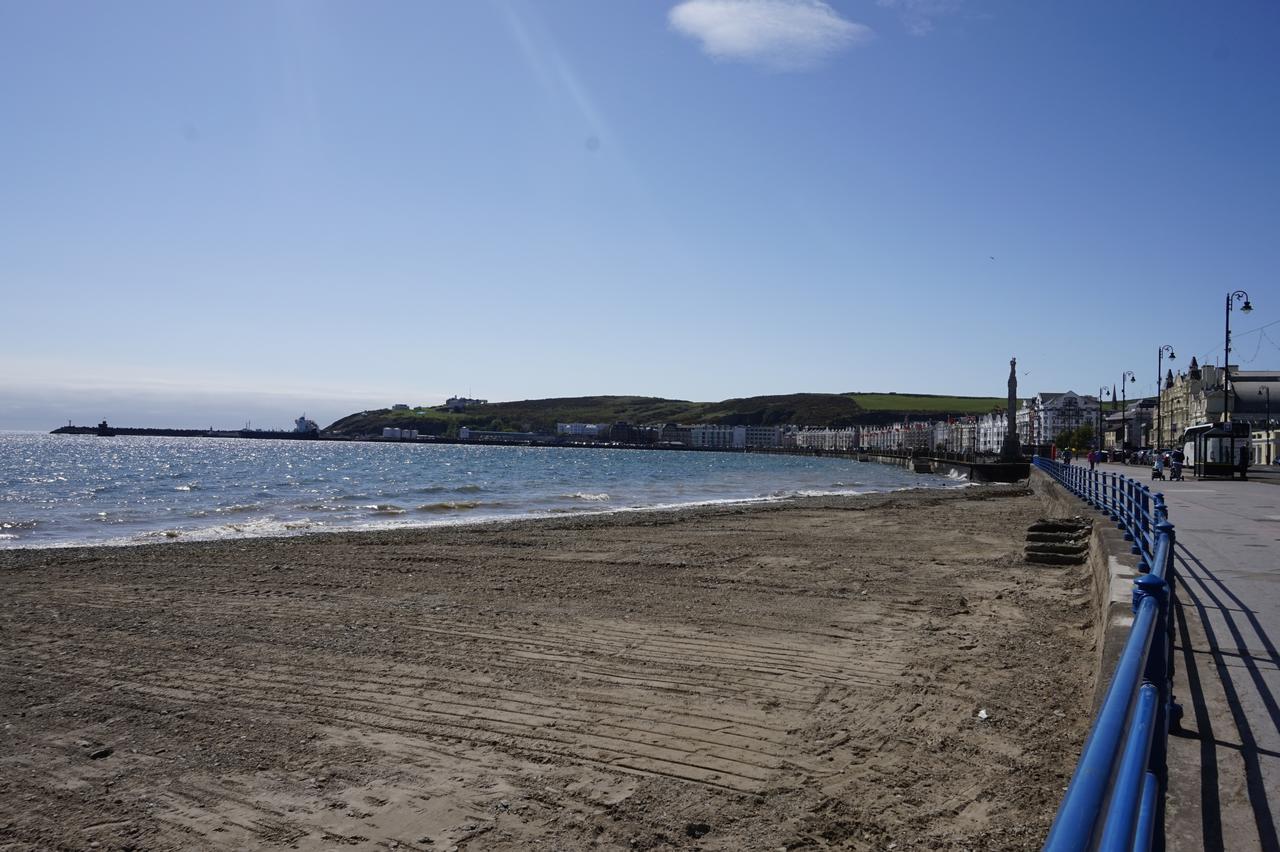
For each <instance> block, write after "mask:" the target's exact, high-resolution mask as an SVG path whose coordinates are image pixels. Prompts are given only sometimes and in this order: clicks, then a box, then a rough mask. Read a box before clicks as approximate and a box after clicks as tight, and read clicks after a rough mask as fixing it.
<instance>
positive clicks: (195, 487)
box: [173, 482, 200, 491]
mask: <svg viewBox="0 0 1280 852" xmlns="http://www.w3.org/2000/svg"><path fill="white" fill-rule="evenodd" d="M173 490H174V491H199V490H200V483H198V482H188V483H187V484H186V485H175V486H173Z"/></svg>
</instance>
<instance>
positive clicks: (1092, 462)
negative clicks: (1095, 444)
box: [1089, 450, 1098, 470]
mask: <svg viewBox="0 0 1280 852" xmlns="http://www.w3.org/2000/svg"><path fill="white" fill-rule="evenodd" d="M1097 466H1098V451H1097V450H1090V451H1089V470H1093V469H1094V468H1095V467H1097Z"/></svg>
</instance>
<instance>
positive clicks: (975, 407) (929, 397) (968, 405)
mask: <svg viewBox="0 0 1280 852" xmlns="http://www.w3.org/2000/svg"><path fill="white" fill-rule="evenodd" d="M848 396H850V397H852V398H853V400H854V401H855V402H857V403H858V406H859V407H860V408H862V409H863V410H864V411H892V412H896V413H900V414H907V413H909V414H937V413H945V414H986V413H987V412H988V411H990V410H991V409H993V408H1004V406H1005V403H1006V401H1007V400H1005V399H1004V397H997V396H934V395H933V394H928V393H851V394H848Z"/></svg>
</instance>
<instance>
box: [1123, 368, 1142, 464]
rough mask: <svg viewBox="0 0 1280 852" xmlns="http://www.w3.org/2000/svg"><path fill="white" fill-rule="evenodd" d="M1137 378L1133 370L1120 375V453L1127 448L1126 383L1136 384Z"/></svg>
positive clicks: (1127, 396) (1127, 399) (1127, 407)
mask: <svg viewBox="0 0 1280 852" xmlns="http://www.w3.org/2000/svg"><path fill="white" fill-rule="evenodd" d="M1137 380H1138V377H1137V376H1135V375H1134V374H1133V370H1125V371H1124V372H1123V373H1121V374H1120V451H1121V453H1123V452H1124V451H1125V450H1127V449H1128V448H1129V446H1128V445H1129V390H1128V383H1129V382H1136V381H1137Z"/></svg>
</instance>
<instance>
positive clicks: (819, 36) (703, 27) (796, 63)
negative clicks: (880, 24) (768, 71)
mask: <svg viewBox="0 0 1280 852" xmlns="http://www.w3.org/2000/svg"><path fill="white" fill-rule="evenodd" d="M667 19H668V20H669V21H670V23H671V26H672V28H673V29H675V30H676V31H678V32H680V33H682V34H684V35H687V36H690V37H692V38H696V39H698V40H699V41H701V42H702V49H703V50H704V51H705V52H706V53H707V54H708V55H710V56H713V57H715V58H717V59H740V60H745V61H749V62H759V63H762V64H764V65H767V66H769V67H771V68H777V69H780V70H787V71H794V70H802V69H805V68H811V67H813V66H814V65H816V64H817V63H819V62H821V61H822V60H823V59H825V58H826V57H827V56H829V55H831V54H832V53H835V52H836V51H838V50H841V49H843V48H845V47H848V46H849V45H852V44H857V43H858V42H862V41H866V40H867V39H869V38H870V37H871V28H870V27H867V26H864V25H863V24H857V23H854V22H853V21H848V20H845V19H844V18H842V17H840V15H839V13H837V12H836V10H835V9H832V8H831V7H830V6H829V5H827V4H826V3H823V2H821V0H685V2H683V3H680V4H679V5H677V6H676V7H675V8H673V9H672V10H671V12H670V13H669V14H668V15H667Z"/></svg>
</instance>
